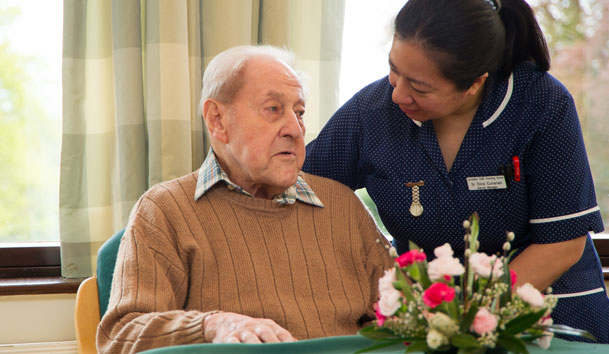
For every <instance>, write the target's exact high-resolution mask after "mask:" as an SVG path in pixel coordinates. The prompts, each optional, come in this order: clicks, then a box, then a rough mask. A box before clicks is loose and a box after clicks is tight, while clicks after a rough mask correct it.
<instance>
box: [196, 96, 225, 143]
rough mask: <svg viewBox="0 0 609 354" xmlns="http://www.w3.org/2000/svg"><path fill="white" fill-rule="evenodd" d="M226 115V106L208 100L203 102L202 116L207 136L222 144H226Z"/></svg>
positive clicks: (210, 99)
mask: <svg viewBox="0 0 609 354" xmlns="http://www.w3.org/2000/svg"><path fill="white" fill-rule="evenodd" d="M226 113H227V108H226V106H225V105H223V104H222V103H221V102H219V101H216V100H214V99H212V98H209V99H207V100H205V102H203V110H202V114H203V119H204V120H205V125H207V129H208V130H209V134H210V135H211V136H213V137H214V138H216V139H217V140H219V141H220V142H222V143H224V144H226V143H228V134H227V131H226V126H225V123H226V119H225V118H226Z"/></svg>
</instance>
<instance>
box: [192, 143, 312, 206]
mask: <svg viewBox="0 0 609 354" xmlns="http://www.w3.org/2000/svg"><path fill="white" fill-rule="evenodd" d="M218 182H224V183H225V184H226V187H227V188H228V189H230V190H232V191H235V192H237V193H241V194H244V195H247V196H250V197H253V196H252V195H251V194H250V193H248V192H247V191H246V190H244V189H243V188H241V187H240V186H238V185H237V184H235V183H233V182H232V181H231V180H230V178H228V175H227V174H226V172H224V170H223V169H222V167H221V166H220V163H219V162H218V159H217V158H216V154H214V151H213V149H209V153H208V154H207V157H206V158H205V161H203V164H201V167H200V168H199V172H198V178H197V188H196V190H195V200H198V199H199V198H201V196H203V195H204V194H205V193H206V192H207V191H209V190H210V189H211V187H213V186H214V185H215V184H217V183H218ZM273 200H274V201H275V202H277V203H279V204H288V205H289V204H294V203H295V202H296V200H299V201H301V202H303V203H306V204H310V205H313V206H317V207H320V208H323V207H324V204H323V203H322V202H321V200H319V198H318V197H317V195H316V194H315V192H313V190H312V189H311V187H310V186H309V185H308V184H307V182H305V180H304V179H303V178H302V176H301V175H300V174H299V175H298V180H297V181H296V183H295V184H294V185H293V186H290V187H289V188H288V189H286V190H285V192H283V193H282V194H280V195H278V196H276V197H275V198H274V199H273Z"/></svg>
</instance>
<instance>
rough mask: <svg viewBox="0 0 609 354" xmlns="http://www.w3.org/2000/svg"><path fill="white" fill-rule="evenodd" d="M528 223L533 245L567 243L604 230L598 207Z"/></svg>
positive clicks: (533, 220) (532, 220)
mask: <svg viewBox="0 0 609 354" xmlns="http://www.w3.org/2000/svg"><path fill="white" fill-rule="evenodd" d="M529 223H530V231H531V236H532V241H533V243H556V242H563V241H569V240H572V239H575V238H578V237H580V236H584V235H586V234H588V232H590V231H593V232H595V233H599V232H602V231H603V230H604V228H605V227H604V225H603V219H602V218H601V213H600V210H599V208H598V206H597V207H594V208H591V209H588V210H585V211H582V212H580V213H575V214H571V215H564V216H557V217H551V218H543V219H531V220H529Z"/></svg>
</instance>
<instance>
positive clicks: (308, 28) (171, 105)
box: [60, 0, 344, 278]
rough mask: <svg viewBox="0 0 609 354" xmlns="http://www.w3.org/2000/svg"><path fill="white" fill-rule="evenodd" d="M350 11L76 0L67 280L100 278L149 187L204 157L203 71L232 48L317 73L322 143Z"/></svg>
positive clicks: (308, 0) (305, 0)
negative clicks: (105, 255)
mask: <svg viewBox="0 0 609 354" xmlns="http://www.w3.org/2000/svg"><path fill="white" fill-rule="evenodd" d="M343 15H344V0H147V1H144V0H140V1H138V0H114V1H110V0H88V1H85V0H65V1H64V50H63V142H62V153H61V177H60V234H61V257H62V274H63V276H64V277H68V278H81V277H87V276H90V275H91V274H93V273H94V272H95V262H96V255H97V250H98V249H99V247H100V246H101V245H102V244H103V242H104V241H105V240H106V239H108V238H109V237H110V236H111V235H112V234H113V233H114V232H116V231H117V230H119V229H121V228H123V227H125V225H126V223H127V219H128V217H129V213H130V210H131V208H132V207H133V205H134V203H135V202H136V201H137V199H138V198H139V197H140V196H141V195H142V193H144V191H146V190H147V189H148V188H149V187H150V186H152V185H154V184H156V183H159V182H162V181H165V180H169V179H173V178H176V177H179V176H182V175H185V174H187V173H189V172H191V171H194V170H196V169H197V168H198V167H199V166H200V164H201V163H202V162H203V159H204V157H205V153H206V152H207V149H208V143H207V141H206V138H205V134H204V128H203V127H202V125H201V122H202V121H201V118H200V116H199V113H198V112H197V107H198V101H199V98H200V92H201V75H202V72H203V68H204V65H205V64H207V63H208V62H209V60H211V58H213V57H214V56H215V55H216V54H217V53H219V52H221V51H222V50H224V49H227V48H229V47H232V46H235V45H239V44H255V43H264V44H274V45H279V46H285V47H287V48H289V49H291V50H293V51H294V52H295V54H296V55H297V57H298V58H299V60H300V63H299V65H300V67H301V68H302V69H303V70H304V71H305V72H306V73H307V74H308V76H309V77H310V82H309V83H308V86H309V97H308V102H307V115H306V121H305V123H306V124H307V139H308V140H310V139H311V138H313V137H314V136H315V135H316V134H317V132H318V131H319V129H321V127H322V126H323V125H324V124H325V122H326V121H327V120H328V118H329V117H330V115H331V114H332V113H333V112H334V110H335V109H336V108H337V105H338V77H339V73H340V50H341V40H342V27H343ZM322 98H323V100H322Z"/></svg>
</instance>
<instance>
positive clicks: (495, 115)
mask: <svg viewBox="0 0 609 354" xmlns="http://www.w3.org/2000/svg"><path fill="white" fill-rule="evenodd" d="M513 90H514V73H512V74H510V78H509V80H508V87H507V91H506V92H505V96H504V97H503V101H501V104H500V105H499V107H498V108H497V110H496V111H495V113H493V115H492V116H491V117H490V118H489V119H487V120H485V121H484V122H483V123H482V128H486V127H488V126H489V125H491V124H492V123H493V122H494V121H495V119H497V118H498V117H499V115H500V114H501V112H503V110H504V109H505V106H507V104H508V102H509V101H510V98H512V91H513Z"/></svg>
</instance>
